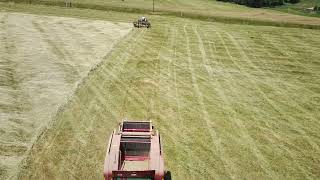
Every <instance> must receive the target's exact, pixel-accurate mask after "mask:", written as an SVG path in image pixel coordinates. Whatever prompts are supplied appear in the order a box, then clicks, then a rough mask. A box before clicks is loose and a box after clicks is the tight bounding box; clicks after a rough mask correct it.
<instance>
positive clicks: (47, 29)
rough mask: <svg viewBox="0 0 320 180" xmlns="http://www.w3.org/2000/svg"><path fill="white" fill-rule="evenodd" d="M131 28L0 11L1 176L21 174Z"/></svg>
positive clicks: (101, 22) (0, 177)
mask: <svg viewBox="0 0 320 180" xmlns="http://www.w3.org/2000/svg"><path fill="white" fill-rule="evenodd" d="M130 29H131V27H130V25H129V24H125V23H116V24H115V23H110V22H104V21H89V20H79V19H73V18H61V17H46V16H36V15H26V14H18V13H5V12H1V13H0V179H6V178H9V177H15V176H16V174H17V171H18V169H19V163H20V162H21V160H23V159H24V158H25V154H26V153H28V151H29V149H30V148H31V146H32V144H33V142H34V141H35V140H36V139H37V137H38V136H39V135H40V134H41V132H42V131H43V130H44V129H45V128H46V127H47V126H48V125H49V124H50V121H51V120H52V118H53V117H54V116H55V114H56V112H57V110H58V108H59V107H60V106H61V105H63V104H65V103H66V102H67V100H68V98H69V97H70V96H71V95H72V94H73V91H74V90H75V88H76V87H77V85H78V83H79V82H80V81H81V80H82V79H83V78H84V77H86V76H87V74H88V72H89V71H90V69H92V68H93V67H95V66H96V65H97V64H98V63H99V62H100V61H101V60H102V59H103V58H105V56H106V55H107V54H108V53H109V51H110V50H111V49H112V47H113V46H114V45H115V44H116V43H117V42H118V41H119V39H121V38H122V37H124V36H125V35H126V34H127V33H128V32H129V31H130Z"/></svg>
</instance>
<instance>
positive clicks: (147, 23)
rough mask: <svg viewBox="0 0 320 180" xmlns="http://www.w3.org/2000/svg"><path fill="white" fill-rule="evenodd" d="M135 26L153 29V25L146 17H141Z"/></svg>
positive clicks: (134, 23)
mask: <svg viewBox="0 0 320 180" xmlns="http://www.w3.org/2000/svg"><path fill="white" fill-rule="evenodd" d="M133 26H134V27H137V28H141V27H146V28H151V23H150V21H148V19H147V18H146V17H141V18H139V19H138V21H135V22H133Z"/></svg>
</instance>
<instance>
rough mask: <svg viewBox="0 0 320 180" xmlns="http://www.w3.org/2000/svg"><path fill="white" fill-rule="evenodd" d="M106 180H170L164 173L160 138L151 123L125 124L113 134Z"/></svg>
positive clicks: (125, 122) (105, 175) (135, 122)
mask: <svg viewBox="0 0 320 180" xmlns="http://www.w3.org/2000/svg"><path fill="white" fill-rule="evenodd" d="M104 177H105V179H106V180H114V179H150V180H162V179H171V174H170V172H165V171H164V161H163V154H162V145H161V139H160V134H159V133H158V131H154V130H153V126H152V124H151V122H149V121H123V122H122V123H121V124H120V125H119V130H118V131H113V133H112V135H111V137H110V140H109V145H108V150H107V154H106V159H105V163H104Z"/></svg>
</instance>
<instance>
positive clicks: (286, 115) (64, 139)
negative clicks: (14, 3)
mask: <svg viewBox="0 0 320 180" xmlns="http://www.w3.org/2000/svg"><path fill="white" fill-rule="evenodd" d="M151 21H152V22H153V28H152V29H148V30H147V29H135V30H133V32H131V33H130V34H129V35H128V36H127V37H126V38H125V39H123V40H122V42H121V43H120V44H119V45H118V46H117V48H116V49H114V51H112V53H111V54H110V56H108V57H107V58H105V60H104V61H103V63H102V64H101V66H100V67H99V68H97V69H96V70H95V71H94V72H92V74H90V75H89V76H88V78H87V79H86V81H85V82H84V83H83V84H82V85H81V86H80V87H79V89H78V90H77V91H76V93H75V95H74V96H73V97H72V99H71V100H70V101H69V103H68V104H67V105H66V106H65V108H64V109H63V110H62V111H60V112H59V113H58V115H57V117H56V123H55V124H54V125H53V126H52V127H51V128H50V129H48V131H47V132H46V133H45V134H44V135H43V136H41V138H40V139H39V141H38V142H37V144H35V145H34V148H33V150H32V151H31V154H30V156H29V158H28V161H27V163H26V164H25V166H24V167H23V169H24V170H23V171H22V172H21V173H20V176H19V177H20V178H21V179H45V178H48V179H51V178H57V179H101V178H102V171H103V162H104V156H105V151H106V145H107V140H108V137H109V135H110V134H111V132H112V130H113V129H114V128H115V127H116V126H117V123H118V122H119V121H120V120H121V119H122V118H129V119H130V118H132V119H151V120H152V121H153V122H154V124H155V126H156V127H157V128H158V129H159V130H160V132H161V133H162V138H163V140H164V150H165V162H166V167H167V169H169V170H171V171H172V174H173V178H174V179H317V178H318V177H319V176H320V174H319V172H320V166H319V164H320V133H319V129H320V122H319V119H320V114H319V112H320V62H319V56H320V31H318V30H308V29H296V28H278V27H267V26H248V25H226V24H220V23H210V22H201V21H192V20H187V19H180V18H169V17H161V16H152V17H151Z"/></svg>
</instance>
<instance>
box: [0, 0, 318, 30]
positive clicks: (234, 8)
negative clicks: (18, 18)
mask: <svg viewBox="0 0 320 180" xmlns="http://www.w3.org/2000/svg"><path fill="white" fill-rule="evenodd" d="M0 1H15V2H31V3H33V4H37V3H38V4H47V5H59V6H64V0H0ZM72 3H73V7H79V8H89V9H99V10H115V11H126V12H138V13H150V12H151V11H152V0H127V1H121V0H108V1H103V0H72ZM155 4H156V5H155V7H156V8H155V9H156V11H157V13H160V14H169V15H174V16H184V17H193V18H201V19H211V20H214V21H224V22H227V21H231V22H238V23H239V22H242V23H248V21H249V22H251V23H252V21H255V22H256V23H257V21H259V22H260V23H263V22H264V23H265V24H267V23H270V22H272V23H280V24H300V25H301V24H309V25H310V24H312V25H318V26H319V25H320V19H318V18H312V17H302V16H297V15H293V14H287V13H282V12H279V11H274V10H267V9H255V8H248V7H245V6H241V5H236V4H231V3H223V2H217V1H214V0H188V1H184V0H170V1H169V0H162V1H155ZM266 22H267V23H266Z"/></svg>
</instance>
